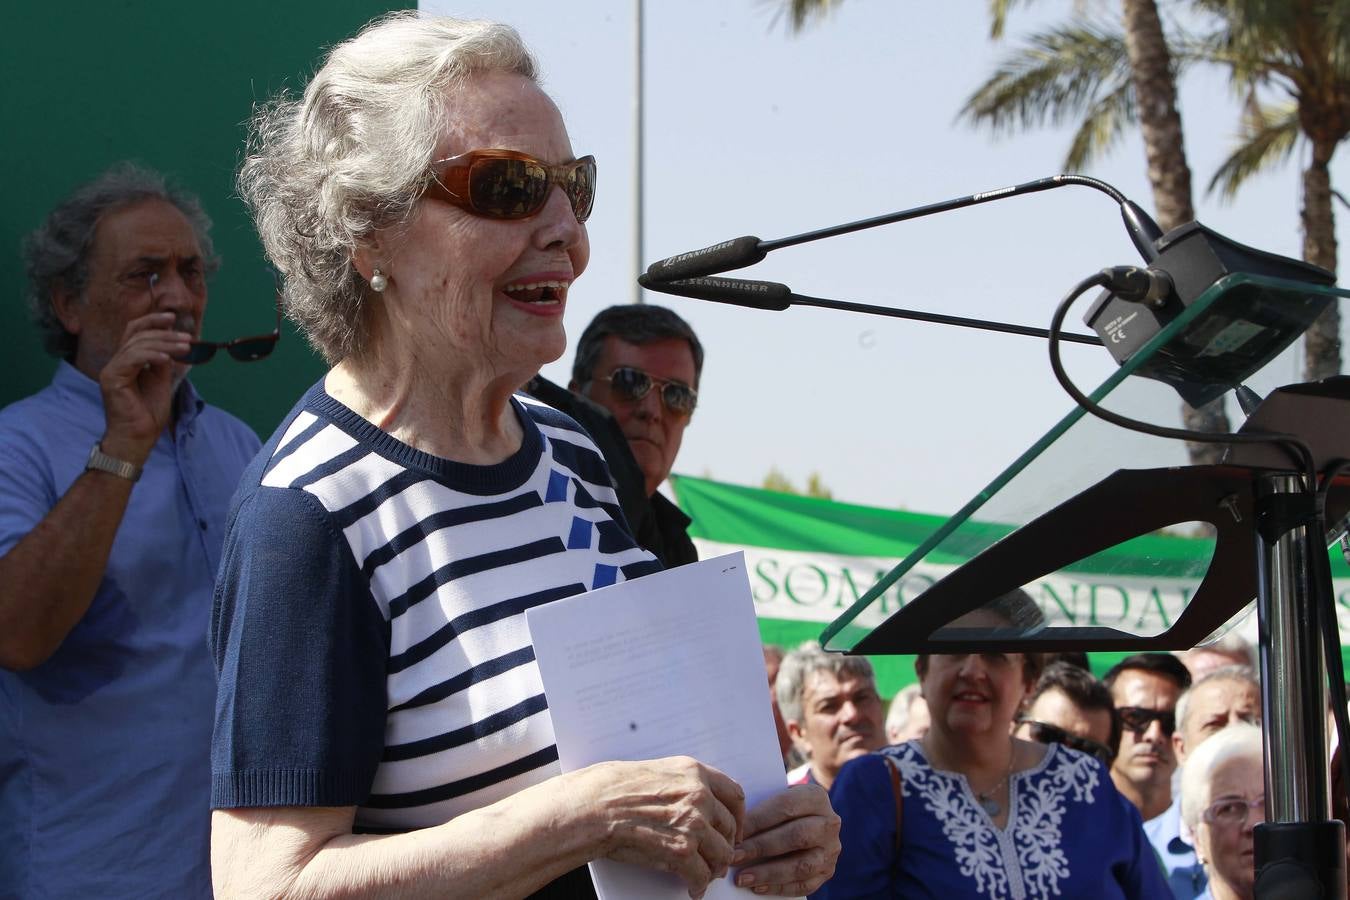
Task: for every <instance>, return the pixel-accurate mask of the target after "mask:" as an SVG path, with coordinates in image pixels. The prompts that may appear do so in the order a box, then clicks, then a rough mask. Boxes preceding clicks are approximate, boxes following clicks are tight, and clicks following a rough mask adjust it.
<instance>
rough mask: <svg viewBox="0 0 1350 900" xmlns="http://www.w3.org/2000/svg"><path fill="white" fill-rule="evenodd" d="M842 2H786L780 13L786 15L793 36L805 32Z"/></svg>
mask: <svg viewBox="0 0 1350 900" xmlns="http://www.w3.org/2000/svg"><path fill="white" fill-rule="evenodd" d="M842 2H844V0H787V2H786V3H785V4H784V5H783V7H781V8H780V10H779V11H780V12H786V13H787V19H788V28H789V29H791V31H792V32H793V34H799V33H801V32H802V31H804V30H806V28H807V26H808V25H810V24H812V23H813V22H814V21H815V20H817V19H824V18H825V17H826V16H828V15H829V14H830V13H831V12H833V11H834V9H835V7H837V6H838V5H839V4H840V3H842Z"/></svg>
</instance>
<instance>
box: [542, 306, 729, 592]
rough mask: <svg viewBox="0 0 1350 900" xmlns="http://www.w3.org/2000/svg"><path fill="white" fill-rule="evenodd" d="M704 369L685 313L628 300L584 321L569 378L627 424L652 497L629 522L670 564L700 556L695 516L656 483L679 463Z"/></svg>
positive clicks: (629, 440)
mask: <svg viewBox="0 0 1350 900" xmlns="http://www.w3.org/2000/svg"><path fill="white" fill-rule="evenodd" d="M702 372H703V345H702V344H701V343H700V342H699V339H698V337H697V336H696V335H695V334H694V330H693V329H692V328H690V327H689V324H688V323H687V322H685V321H684V319H681V318H680V317H679V316H677V315H676V314H675V313H674V312H672V311H671V310H669V309H666V308H665V307H662V306H653V305H651V304H649V303H646V304H625V305H623V306H611V307H609V308H608V309H606V310H603V311H601V312H600V314H599V315H597V316H596V317H595V318H594V319H592V320H591V323H590V324H589V325H587V326H586V330H585V331H583V332H582V333H581V338H580V340H579V341H578V342H577V355H576V358H575V359H574V360H573V362H572V380H571V382H570V383H569V384H568V385H567V386H568V388H569V389H570V390H572V391H574V392H576V393H578V394H580V395H581V396H583V397H585V398H587V399H589V400H591V401H592V402H594V403H597V404H599V405H600V406H603V407H604V408H605V409H607V410H608V411H609V412H610V414H611V415H613V416H614V420H615V422H617V423H618V426H619V429H620V430H621V431H622V432H623V436H624V438H625V439H626V440H627V443H628V448H629V450H630V451H631V453H632V455H633V459H634V460H635V461H636V462H637V465H638V468H639V469H640V470H641V471H642V477H643V491H644V493H645V494H646V496H647V498H648V508H647V509H646V510H644V511H641V512H640V513H639V514H638V516H637V519H638V521H636V522H630V523H629V524H630V525H632V527H633V529H634V536H635V537H636V538H637V540H638V543H639V544H641V545H642V546H644V547H646V548H647V549H648V550H650V551H651V552H653V553H655V554H656V555H657V556H658V557H660V558H661V561H662V562H663V563H664V564H665V565H666V567H667V568H669V567H671V566H678V565H683V564H684V563H688V562H694V561H696V560H697V559H698V551H697V550H695V549H694V542H693V541H692V540H690V539H689V535H688V534H687V533H686V531H685V529H687V528H688V527H689V517H688V516H686V515H685V514H684V513H683V512H681V511H680V508H679V507H678V506H676V505H675V504H674V503H672V502H671V501H670V500H667V499H666V498H665V497H664V496H663V495H662V494H660V493H659V492H658V491H657V488H659V487H660V486H661V483H662V482H664V481H665V480H666V478H667V477H669V475H670V470H671V468H672V467H673V466H674V465H675V457H676V456H677V455H678V454H679V452H680V444H681V442H682V441H683V440H684V429H685V427H686V426H687V425H688V424H689V419H690V417H691V416H692V415H693V414H694V407H695V406H696V405H697V403H698V382H699V376H700V375H701V374H702ZM625 512H626V510H625Z"/></svg>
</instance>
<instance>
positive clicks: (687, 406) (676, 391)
mask: <svg viewBox="0 0 1350 900" xmlns="http://www.w3.org/2000/svg"><path fill="white" fill-rule="evenodd" d="M661 399H662V400H664V401H665V404H666V409H668V410H670V411H671V412H675V413H680V414H681V415H686V416H687V415H689V414H690V413H691V412H693V411H694V392H693V391H692V390H690V389H689V388H687V387H685V386H684V385H682V384H668V385H666V386H665V387H664V388H662V389H661Z"/></svg>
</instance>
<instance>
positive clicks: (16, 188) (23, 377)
mask: <svg viewBox="0 0 1350 900" xmlns="http://www.w3.org/2000/svg"><path fill="white" fill-rule="evenodd" d="M406 5H408V4H399V3H391V2H389V0H328V2H325V3H303V4H300V3H284V2H283V3H278V2H275V0H271V2H263V0H237V2H232V3H192V2H182V0H123V2H117V3H81V4H75V5H72V4H63V3H18V4H11V5H10V6H9V7H7V8H6V10H5V27H4V29H3V36H2V37H0V83H3V84H4V95H3V99H0V104H2V105H0V121H4V122H6V123H7V125H8V129H7V134H6V139H5V151H4V155H3V160H4V166H3V169H4V172H5V174H6V176H7V177H6V179H5V181H6V184H5V199H4V203H3V205H0V283H3V284H4V286H5V294H6V299H5V301H4V302H3V303H0V333H3V334H4V335H5V336H6V337H7V339H8V342H9V348H10V350H9V357H10V358H9V360H8V361H7V363H6V365H5V368H4V374H3V376H0V406H3V405H5V404H8V403H10V402H12V401H14V400H16V399H18V398H20V397H23V396H25V395H27V394H31V393H33V392H34V391H36V390H38V389H40V388H41V387H43V386H44V385H46V384H47V382H48V381H49V380H50V379H51V373H52V370H53V368H54V367H55V364H56V363H55V360H53V359H52V358H51V357H49V356H47V355H46V354H45V353H44V352H43V350H42V346H41V340H40V338H39V336H38V333H37V331H36V329H35V328H34V327H33V326H32V325H31V324H30V322H29V319H28V315H27V311H26V309H25V306H24V302H23V297H24V295H25V293H26V286H25V282H24V276H23V267H22V264H21V262H20V258H19V246H20V242H21V240H22V238H23V236H24V235H25V234H27V233H28V232H30V231H31V230H32V229H33V228H34V227H36V226H37V224H38V223H39V222H40V221H41V220H42V218H43V217H44V216H45V215H46V214H47V212H48V211H49V210H50V209H51V208H52V206H54V205H55V204H56V203H57V202H58V201H60V200H61V199H62V198H63V197H64V196H65V195H66V194H67V193H69V192H70V190H71V189H72V188H73V187H75V186H76V185H78V184H79V183H81V182H83V181H86V180H88V179H89V178H91V177H93V176H94V175H96V174H98V173H99V172H101V171H103V170H104V169H106V168H107V167H108V166H109V165H111V164H112V163H114V162H117V161H119V160H123V159H132V160H136V161H139V162H141V163H143V164H145V165H147V166H150V167H152V168H155V169H159V170H161V171H163V172H164V173H166V174H168V175H170V176H171V177H173V179H174V180H175V181H177V182H178V183H179V184H181V185H182V186H184V187H186V188H187V189H188V190H191V191H193V192H194V193H196V194H198V195H199V196H200V197H201V198H202V202H203V204H204V205H205V207H206V210H207V212H208V213H209V214H210V215H211V217H212V219H214V221H215V229H214V231H213V237H214V239H215V245H216V251H217V253H218V254H219V255H220V256H221V258H222V259H223V261H224V264H223V266H222V267H221V271H220V272H219V274H217V275H216V276H215V278H214V279H213V280H212V282H211V285H210V305H209V307H208V314H207V317H206V321H205V331H204V336H205V337H206V338H207V339H210V340H223V339H226V338H231V337H237V336H240V335H247V334H259V333H263V332H267V331H270V330H271V329H272V321H273V320H272V301H273V288H272V278H271V276H270V274H269V273H268V271H267V269H266V268H265V266H264V263H263V258H262V250H261V247H260V245H259V243H258V240H257V237H256V236H255V235H254V232H253V227H252V225H251V223H250V222H249V220H248V217H247V213H246V212H245V210H244V207H243V204H242V203H241V202H240V201H239V200H238V199H237V198H236V197H235V194H234V175H235V171H236V169H237V168H238V165H239V161H240V159H241V158H242V154H243V147H244V134H245V130H244V123H245V122H246V121H247V119H248V117H249V114H250V111H251V109H252V108H253V105H254V103H255V102H258V101H262V100H265V99H267V98H269V97H271V96H272V95H273V93H274V92H276V91H277V90H278V89H280V88H283V87H287V88H289V89H291V90H292V91H298V90H301V89H303V87H304V84H305V82H306V81H307V79H308V77H309V75H310V74H311V73H312V72H313V70H314V68H315V66H316V65H317V62H318V61H319V60H320V59H321V57H322V54H323V52H324V50H325V49H326V48H327V47H329V46H331V45H332V44H334V43H336V42H337V41H339V40H341V39H342V38H345V37H347V36H349V35H351V34H353V33H354V32H355V31H356V30H357V29H358V28H359V27H360V26H361V25H362V24H364V23H365V22H367V21H368V20H370V19H372V18H374V17H375V16H377V15H379V14H380V13H382V12H385V11H386V10H388V9H391V8H398V7H402V6H406ZM322 371H323V366H322V362H321V360H320V359H319V358H318V357H317V356H316V355H315V354H313V353H311V352H310V350H309V348H308V347H307V346H306V345H305V344H304V343H303V341H301V340H300V339H298V338H297V337H296V336H295V333H294V332H293V331H291V330H289V329H287V330H286V331H285V332H284V334H283V337H282V340H281V343H280V344H279V345H278V347H277V351H276V353H275V354H273V356H272V357H271V358H270V359H268V360H267V361H265V362H258V363H251V364H248V365H241V364H239V363H236V362H233V361H232V360H230V359H229V358H227V357H225V355H224V354H221V355H219V356H217V358H216V359H215V360H213V361H212V362H211V363H210V364H208V365H205V366H202V367H200V368H198V369H197V370H196V371H195V372H194V373H193V375H192V379H193V382H194V383H195V384H196V385H197V386H198V388H199V389H200V390H201V391H202V393H203V394H204V395H205V396H206V397H207V398H208V399H209V400H211V401H212V402H214V403H216V404H218V405H220V406H223V407H225V408H226V409H228V410H230V411H231V412H234V413H235V414H236V415H238V416H240V417H241V418H243V419H244V420H245V421H247V422H248V423H249V424H250V425H251V426H253V428H254V429H255V430H256V431H258V432H259V434H260V435H261V436H262V437H263V438H264V439H265V438H266V437H267V435H268V434H269V433H270V432H271V431H272V429H273V428H274V427H275V426H276V423H277V422H278V421H279V420H280V418H281V416H282V415H283V414H284V413H285V412H286V411H287V410H288V409H289V408H290V407H291V406H292V405H293V404H294V402H295V401H296V399H298V398H299V396H300V394H301V393H303V391H304V390H305V388H307V387H308V386H309V385H310V384H311V383H313V381H314V380H315V379H317V378H318V376H319V374H320V373H321V372H322Z"/></svg>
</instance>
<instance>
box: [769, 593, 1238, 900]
mask: <svg viewBox="0 0 1350 900" xmlns="http://www.w3.org/2000/svg"><path fill="white" fill-rule="evenodd" d="M1030 603H1031V600H1030V598H1029V597H1027V596H1026V595H1025V594H1021V592H1016V593H1014V594H1013V595H1010V596H1008V597H1004V598H1002V599H1001V600H1000V601H997V602H996V603H995V604H991V605H989V606H987V607H985V610H991V609H997V608H999V607H1000V606H1001V607H1003V608H1005V609H1009V610H1012V609H1013V608H1015V607H1018V606H1021V607H1026V606H1027V604H1030ZM1015 615H1016V614H1015V613H1013V612H1009V613H1008V619H1007V621H1012V618H1013V616H1015ZM846 661H847V662H846ZM1254 663H1255V659H1254V657H1253V651H1252V648H1251V647H1250V646H1249V645H1248V644H1247V643H1246V642H1245V641H1244V640H1242V639H1241V638H1240V637H1238V636H1236V635H1229V636H1228V637H1226V638H1224V639H1223V640H1221V641H1220V642H1218V643H1216V644H1213V645H1210V646H1207V647H1204V648H1199V649H1196V650H1193V651H1188V652H1185V653H1179V654H1171V653H1141V654H1136V655H1133V656H1127V657H1125V658H1124V659H1121V660H1119V661H1118V662H1117V663H1116V664H1115V665H1113V666H1111V667H1110V668H1109V669H1108V670H1107V671H1105V672H1104V673H1103V676H1102V677H1101V678H1098V677H1097V676H1096V675H1094V674H1093V672H1092V670H1091V664H1090V662H1089V659H1088V657H1087V655H1086V654H1055V655H1047V656H1045V657H1042V656H1040V655H1037V654H1017V653H983V654H956V655H946V656H941V655H932V656H920V657H918V659H917V660H916V663H915V671H916V674H917V675H918V679H919V680H918V683H917V684H911V685H909V686H907V687H905V688H904V689H902V690H900V691H899V692H897V693H896V695H895V697H894V698H892V700H891V701H890V711H889V712H888V713H887V714H886V719H885V721H886V723H887V724H886V725H885V726H884V731H885V738H884V739H880V743H881V744H883V746H879V747H878V746H875V745H876V744H877V743H878V741H879V739H876V738H874V737H873V736H874V735H875V734H876V729H877V726H878V722H879V721H881V720H880V711H879V710H877V709H875V708H874V707H873V706H871V705H870V704H869V703H868V702H867V698H868V697H870V696H872V695H874V694H875V690H876V688H875V683H874V679H873V677H872V673H871V668H870V667H869V666H868V665H867V663H866V661H865V659H863V658H861V657H838V656H835V655H832V654H826V653H824V652H822V651H821V649H820V648H819V646H818V645H815V644H806V645H803V646H801V647H799V648H796V649H793V650H791V651H790V652H788V653H787V654H786V656H784V657H783V658H782V664H781V666H780V667H779V668H778V681H777V683H776V684H775V694H776V697H777V700H778V708H779V709H780V710H782V711H783V715H784V718H785V720H786V723H787V728H788V730H789V732H790V733H791V734H793V735H794V736H796V735H799V734H803V735H804V734H808V733H812V732H813V729H812V723H811V722H810V721H809V719H810V717H811V709H812V707H811V702H810V701H811V699H812V698H814V697H815V696H816V695H817V694H820V695H823V696H825V697H826V698H828V699H827V701H826V708H827V709H829V710H831V711H832V713H833V718H832V719H831V720H828V722H829V725H830V726H831V727H828V728H820V727H819V726H817V727H816V728H815V729H814V733H816V734H817V735H819V737H818V738H817V739H816V740H814V741H798V742H797V743H796V749H797V750H798V751H800V752H803V753H804V754H805V755H806V757H807V762H806V763H803V764H801V765H800V766H799V767H798V768H796V769H794V770H791V771H789V773H788V779H789V781H791V782H794V783H799V782H803V781H808V780H810V781H816V782H817V783H820V784H824V785H826V786H828V787H829V788H830V799H831V803H832V804H833V806H834V809H835V811H836V812H837V813H838V814H839V816H840V817H841V820H842V829H841V835H840V836H841V842H842V846H843V849H842V853H841V855H840V857H839V861H838V864H837V867H836V872H835V875H834V877H833V878H832V879H830V880H829V881H828V882H827V883H826V884H825V885H824V886H823V887H822V888H821V889H820V890H819V891H818V892H817V893H816V894H815V895H813V896H815V897H823V898H853V897H916V896H939V895H946V896H972V897H973V896H988V897H1041V896H1052V895H1053V896H1067V897H1150V898H1151V897H1162V898H1168V897H1175V898H1178V900H1193V898H1203V900H1211V898H1218V900H1238V898H1240V900H1250V898H1252V896H1253V883H1254V877H1255V871H1254V864H1253V859H1254V857H1253V828H1254V827H1255V826H1256V825H1257V824H1259V823H1260V822H1261V821H1263V819H1264V805H1263V802H1264V796H1265V792H1264V789H1263V787H1262V785H1263V783H1264V769H1263V763H1262V750H1261V732H1260V724H1261V701H1260V685H1259V682H1258V680H1257V677H1256V674H1255V667H1254ZM845 665H847V667H848V668H847V669H845ZM793 671H797V672H806V673H808V676H809V677H803V676H800V675H799V676H797V677H795V678H792V679H788V680H784V679H783V673H784V672H789V673H791V672H793ZM845 671H847V672H848V673H849V674H847V675H845V674H842V673H844V672H845ZM845 683H847V684H848V685H849V689H848V690H840V689H839V687H838V686H839V685H842V684H845ZM855 698H858V699H855ZM798 717H800V718H798ZM831 736H832V738H833V739H831V740H825V739H824V738H827V737H831ZM817 753H819V754H820V755H821V759H820V761H818V762H817V761H816V760H815V756H816V754H817ZM790 761H791V758H790V757H787V756H785V767H786V766H787V765H788V764H789V762H790Z"/></svg>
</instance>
